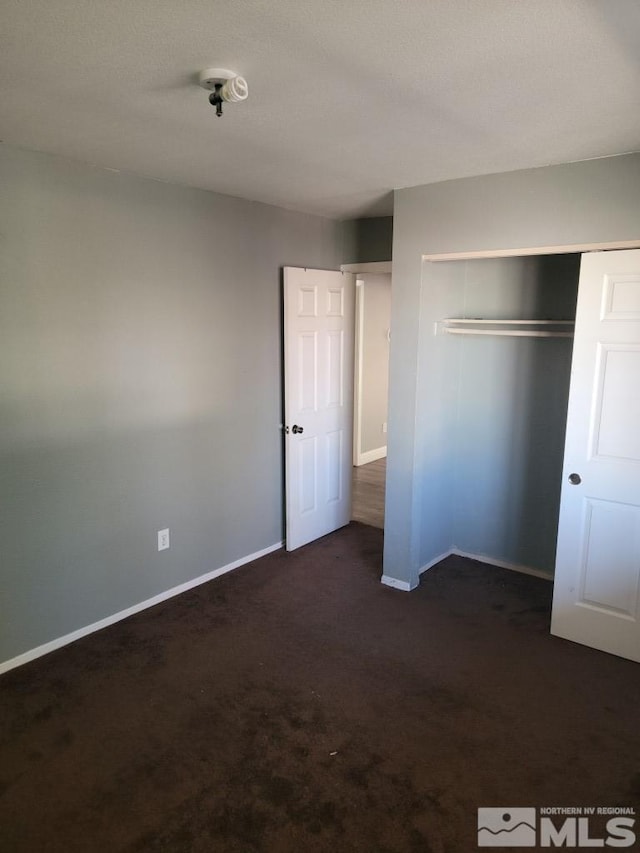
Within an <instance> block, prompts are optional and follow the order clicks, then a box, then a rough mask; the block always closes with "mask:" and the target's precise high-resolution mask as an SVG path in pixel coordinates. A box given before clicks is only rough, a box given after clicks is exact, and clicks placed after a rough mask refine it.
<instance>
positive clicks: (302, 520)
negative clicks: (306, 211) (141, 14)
mask: <svg viewBox="0 0 640 853" xmlns="http://www.w3.org/2000/svg"><path fill="white" fill-rule="evenodd" d="M354 301H355V280H354V276H353V275H352V274H351V273H342V272H331V271H326V270H309V269H299V268H297V267H285V270H284V384H285V465H286V474H285V488H286V548H287V551H293V550H294V548H299V547H300V546H301V545H304V544H305V543H307V542H312V541H313V540H314V539H318V538H319V537H320V536H324V535H325V534H326V533H331V531H332V530H337V529H338V528H339V527H343V526H344V525H345V524H348V523H349V521H350V519H351V459H352V436H353V346H354Z"/></svg>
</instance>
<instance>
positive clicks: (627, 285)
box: [551, 249, 640, 661]
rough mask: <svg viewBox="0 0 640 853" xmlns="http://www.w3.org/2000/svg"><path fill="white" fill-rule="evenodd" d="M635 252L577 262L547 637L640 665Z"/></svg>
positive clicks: (639, 270)
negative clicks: (552, 582) (600, 651)
mask: <svg viewBox="0 0 640 853" xmlns="http://www.w3.org/2000/svg"><path fill="white" fill-rule="evenodd" d="M639 596H640V250H637V249H636V250H630V251H620V252H594V253H592V254H586V255H583V257H582V264H581V269H580V286H579V292H578V308H577V316H576V327H575V342H574V351H573V362H572V370H571V387H570V392H569V410H568V420H567V433H566V445H565V457H564V471H563V485H562V497H561V504H560V524H559V533H558V550H557V559H556V575H555V586H554V598H553V616H552V623H551V631H552V633H553V634H556V635H557V636H559V637H564V638H566V639H568V640H574V641H575V642H578V643H583V644H584V645H587V646H592V647H593V648H596V649H601V650H603V651H606V652H611V653H613V654H616V655H620V656H622V657H625V658H630V659H631V660H635V661H640V597H639Z"/></svg>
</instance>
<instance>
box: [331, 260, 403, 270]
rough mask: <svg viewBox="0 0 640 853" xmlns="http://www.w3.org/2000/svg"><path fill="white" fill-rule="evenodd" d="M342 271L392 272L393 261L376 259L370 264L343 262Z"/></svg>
mask: <svg viewBox="0 0 640 853" xmlns="http://www.w3.org/2000/svg"><path fill="white" fill-rule="evenodd" d="M340 270H341V271H342V272H355V273H367V272H368V273H386V272H391V261H375V262H372V263H369V264H342V265H341V266H340Z"/></svg>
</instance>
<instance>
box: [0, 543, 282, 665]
mask: <svg viewBox="0 0 640 853" xmlns="http://www.w3.org/2000/svg"><path fill="white" fill-rule="evenodd" d="M283 545H284V542H276V543H275V545H269V547H268V548H263V549H262V550H261V551H256V552H255V553H254V554H248V555H247V556H246V557H240V559H239V560H234V561H233V563H228V564H227V565H226V566H221V567H220V568H219V569H213V571H211V572H207V573H206V574H204V575H200V576H199V577H197V578H193V579H192V580H189V581H185V583H181V584H179V585H178V586H174V587H172V588H171V589H167V590H165V591H164V592H161V593H159V594H158V595H154V596H153V597H152V598H147V600H146V601H141V602H139V603H138V604H134V605H133V606H132V607H127V609H126V610H120V611H119V612H118V613H113V614H112V615H111V616H106V617H105V618H104V619H100V620H99V621H98V622H93V623H92V624H91V625H86V626H85V627H84V628H78V630H77V631H72V632H71V633H70V634H65V635H64V636H63V637H58V638H57V639H55V640H51V641H50V642H48V643H44V644H43V645H41V646H36V647H35V648H34V649H30V650H29V651H27V652H23V653H22V654H21V655H17V656H16V657H14V658H10V659H9V660H6V661H3V662H0V675H2V673H3V672H8V671H9V670H10V669H15V668H16V667H17V666H22V664H25V663H29V661H32V660H35V659H36V658H39V657H42V655H47V654H49V652H54V651H55V650H56V649H60V648H62V646H67V645H68V644H69V643H73V642H74V641H75V640H79V639H80V638H81V637H86V636H87V635H88V634H93V633H94V632H95V631H100V630H102V628H107V627H108V626H109V625H113V624H114V623H115V622H120V621H121V620H122V619H126V618H127V617H128V616H133V615H134V613H139V612H140V611H141V610H146V609H147V608H148V607H153V606H154V605H155V604H160V603H161V602H163V601H166V600H167V599H169V598H173V597H174V596H176V595H180V594H181V593H183V592H187V590H190V589H193V588H194V587H196V586H200V584H203V583H207V581H211V580H213V579H214V578H218V577H220V575H224V574H226V573H227V572H231V571H233V570H234V569H238V568H240V566H244V565H246V564H247V563H252V562H253V561H254V560H258V559H259V558H260V557H266V555H267V554H271V553H272V552H273V551H277V550H279V549H280V548H282V546H283Z"/></svg>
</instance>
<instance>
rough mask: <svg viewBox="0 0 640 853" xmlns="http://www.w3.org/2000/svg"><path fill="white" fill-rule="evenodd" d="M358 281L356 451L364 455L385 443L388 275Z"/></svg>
mask: <svg viewBox="0 0 640 853" xmlns="http://www.w3.org/2000/svg"><path fill="white" fill-rule="evenodd" d="M358 278H361V279H362V281H363V282H364V283H363V285H362V286H363V290H364V310H363V339H362V355H363V358H362V388H361V394H362V431H361V436H360V450H361V452H362V453H367V452H369V451H371V450H378V449H379V448H381V447H385V445H386V443H387V436H386V433H383V431H382V424H383V423H387V420H388V397H389V338H388V331H389V328H390V326H391V274H390V273H389V274H387V275H369V274H367V275H362V276H358Z"/></svg>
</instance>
